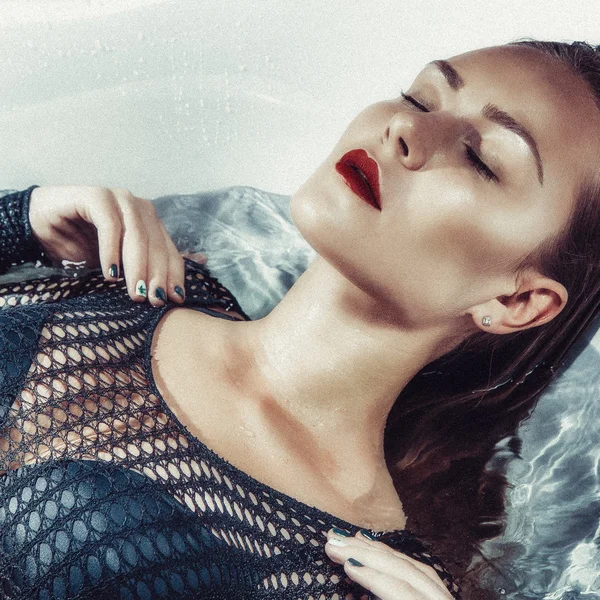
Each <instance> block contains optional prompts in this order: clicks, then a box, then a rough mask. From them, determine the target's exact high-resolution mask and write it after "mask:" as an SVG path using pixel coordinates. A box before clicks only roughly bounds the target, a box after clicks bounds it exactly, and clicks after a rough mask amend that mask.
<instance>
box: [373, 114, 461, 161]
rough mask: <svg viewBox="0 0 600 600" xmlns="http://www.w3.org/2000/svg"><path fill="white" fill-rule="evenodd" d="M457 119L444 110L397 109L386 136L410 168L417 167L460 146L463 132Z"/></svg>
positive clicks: (386, 139) (385, 138)
mask: <svg viewBox="0 0 600 600" xmlns="http://www.w3.org/2000/svg"><path fill="white" fill-rule="evenodd" d="M456 121H457V120H456V119H453V118H452V117H451V116H450V115H444V114H442V111H436V112H422V113H418V112H412V111H410V112H408V111H398V112H396V113H394V115H393V116H392V117H391V119H390V121H389V123H388V127H387V129H386V131H385V136H384V140H385V143H386V145H387V146H388V147H389V148H390V149H391V151H392V152H393V154H394V156H395V157H396V158H397V159H398V160H399V161H400V162H402V164H403V165H404V166H405V167H406V168H407V169H410V170H411V171H417V170H419V169H422V168H423V167H424V166H426V165H427V164H428V163H429V162H430V161H431V160H432V159H433V158H434V157H436V156H441V155H443V154H448V151H449V150H450V149H451V148H452V147H456V146H457V141H458V139H459V137H460V135H461V133H464V132H462V131H461V127H460V125H459V124H458V123H457V122H456Z"/></svg>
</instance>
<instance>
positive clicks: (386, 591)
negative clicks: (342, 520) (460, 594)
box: [325, 529, 453, 600]
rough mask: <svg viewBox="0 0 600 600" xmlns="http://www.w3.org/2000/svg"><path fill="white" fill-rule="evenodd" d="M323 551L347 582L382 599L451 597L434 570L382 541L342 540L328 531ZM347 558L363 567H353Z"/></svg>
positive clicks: (440, 599) (436, 599)
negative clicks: (338, 565) (336, 564)
mask: <svg viewBox="0 0 600 600" xmlns="http://www.w3.org/2000/svg"><path fill="white" fill-rule="evenodd" d="M342 544H343V545H342ZM325 552H326V553H327V556H329V558H331V560H333V561H334V562H336V563H338V564H343V565H344V571H346V574H347V575H348V577H350V579H352V580H353V581H356V583H358V584H360V585H362V586H363V587H364V588H366V589H368V590H370V591H371V592H373V594H375V595H376V597H377V598H380V599H381V600H449V599H450V600H452V598H453V596H452V594H451V593H450V592H449V591H448V588H447V587H446V585H445V584H444V582H443V581H442V580H441V579H440V578H439V576H438V574H437V572H436V571H435V569H433V568H432V567H429V566H428V565H425V564H423V563H422V562H419V561H418V560H415V559H413V558H410V557H409V556H407V555H406V554H402V553H401V552H397V551H396V550H394V549H392V548H390V547H389V546H387V545H386V544H384V543H382V542H376V541H373V540H370V539H368V538H367V537H365V536H363V535H362V534H361V533H360V532H359V533H357V534H356V535H355V536H354V537H345V536H342V535H339V534H337V533H335V532H334V530H333V529H330V530H329V531H328V532H327V543H326V544H325ZM350 558H352V559H354V561H358V562H359V563H361V565H362V566H355V565H352V562H350V561H349V559H350Z"/></svg>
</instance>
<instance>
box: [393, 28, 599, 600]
mask: <svg viewBox="0 0 600 600" xmlns="http://www.w3.org/2000/svg"><path fill="white" fill-rule="evenodd" d="M508 45H509V46H511V45H514V46H526V47H529V48H534V49H536V50H538V51H540V52H543V53H544V54H545V55H547V56H551V57H553V58H554V59H556V60H558V61H560V62H561V63H563V64H566V65H568V66H569V67H570V68H571V69H572V70H573V71H574V72H575V73H576V74H578V75H579V76H580V77H582V78H583V79H584V80H585V81H586V82H587V84H588V87H589V89H590V93H591V94H592V96H593V97H594V99H595V101H596V102H597V104H598V106H599V109H600V46H592V45H590V44H588V43H586V42H572V43H566V42H551V41H538V40H532V39H522V40H518V41H515V42H511V43H510V44H508ZM599 224H600V166H599V169H598V176H597V177H595V178H594V179H592V180H590V181H584V182H582V183H581V186H580V189H579V190H576V196H575V203H574V209H573V212H572V214H571V215H570V218H569V220H568V222H567V223H566V225H565V227H564V228H563V230H562V231H560V232H559V233H558V234H557V235H555V236H554V237H553V238H552V239H550V240H547V241H546V242H544V243H543V244H542V245H540V247H538V248H537V249H536V250H535V251H534V252H532V253H530V254H528V255H527V256H525V257H522V259H521V260H520V262H519V263H518V265H517V268H516V274H517V275H518V274H520V272H521V271H523V270H525V269H528V268H534V269H536V270H537V271H539V272H540V273H541V274H543V275H545V276H547V277H550V278H552V279H554V280H556V281H558V282H560V283H561V284H562V285H564V287H565V288H566V290H567V292H568V294H569V298H568V301H567V304H566V306H565V307H564V309H563V310H562V311H561V312H560V313H559V314H558V315H557V316H556V317H555V318H554V319H553V320H552V321H550V322H548V323H546V324H544V325H541V326H538V327H534V328H531V329H527V330H524V331H520V332H516V333H513V334H507V335H495V334H492V333H488V332H485V331H478V332H476V333H475V334H473V335H472V336H470V337H469V338H467V339H466V340H464V341H463V342H462V343H461V344H460V345H458V346H457V347H456V348H454V349H453V350H452V351H451V352H449V353H447V354H445V355H444V356H441V357H440V358H438V359H436V360H435V361H433V362H432V363H429V364H428V365H426V366H425V367H424V368H423V369H421V371H420V372H419V373H418V374H417V375H416V376H415V377H414V378H413V379H412V380H411V381H410V383H409V384H408V385H407V386H406V387H405V388H404V390H403V391H402V393H401V394H400V396H399V397H398V400H397V401H396V403H395V405H394V407H393V408H392V410H391V411H390V414H389V417H388V421H387V427H386V434H385V449H386V459H387V463H388V468H389V470H390V473H391V474H392V477H393V479H394V482H395V484H396V488H397V490H398V493H399V495H400V497H401V499H402V501H403V505H404V508H405V511H406V513H407V515H408V517H409V521H408V524H407V527H408V528H411V529H413V530H414V531H415V532H418V533H420V534H421V535H422V536H423V537H424V538H425V539H427V540H428V541H430V543H431V545H432V546H433V548H434V550H435V551H436V552H437V553H438V554H439V556H440V557H441V558H442V559H445V560H446V562H447V566H448V567H449V568H450V569H451V570H454V572H455V573H456V574H457V575H460V573H461V572H462V571H464V568H465V567H466V566H467V565H468V563H469V561H470V558H471V556H472V555H473V554H475V553H477V544H478V543H479V542H480V541H482V540H484V539H487V538H490V537H493V536H495V535H498V534H499V533H501V531H502V529H503V525H504V490H505V488H506V484H507V481H506V478H505V477H504V476H503V475H502V474H499V473H494V472H492V471H488V470H486V468H485V466H486V463H488V462H489V460H490V459H491V458H492V457H493V456H494V453H495V446H496V445H497V444H499V443H500V442H501V441H504V445H505V447H507V448H509V449H510V451H512V452H513V454H515V455H518V452H519V448H520V440H519V439H518V438H517V437H516V435H515V433H516V430H517V428H518V425H519V423H520V422H521V421H522V420H523V419H525V418H527V417H528V416H529V414H530V412H531V410H532V409H533V408H534V406H535V404H536V402H537V400H538V399H539V397H540V395H541V394H542V392H543V391H544V390H545V389H546V388H547V387H548V385H549V384H550V383H551V382H552V380H553V379H554V378H555V377H556V375H557V373H558V372H560V371H561V369H562V368H563V367H565V366H566V362H565V361H567V360H568V358H569V354H570V351H571V350H572V349H573V348H574V346H575V345H576V342H577V341H578V340H579V339H580V338H581V336H582V334H583V333H584V332H586V331H587V330H588V329H590V325H591V324H592V323H593V322H594V319H595V317H596V316H597V315H598V312H599V307H600V226H599ZM480 597H484V596H480Z"/></svg>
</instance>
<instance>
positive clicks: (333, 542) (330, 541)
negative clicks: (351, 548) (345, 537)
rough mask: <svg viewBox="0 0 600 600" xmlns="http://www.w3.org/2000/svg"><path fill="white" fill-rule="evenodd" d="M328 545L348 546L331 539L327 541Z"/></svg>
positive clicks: (340, 541)
mask: <svg viewBox="0 0 600 600" xmlns="http://www.w3.org/2000/svg"><path fill="white" fill-rule="evenodd" d="M327 543H328V544H329V545H330V546H340V547H343V546H347V545H348V544H346V542H343V541H342V540H338V539H337V538H331V539H330V540H327Z"/></svg>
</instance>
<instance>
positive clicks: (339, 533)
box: [333, 527, 350, 537]
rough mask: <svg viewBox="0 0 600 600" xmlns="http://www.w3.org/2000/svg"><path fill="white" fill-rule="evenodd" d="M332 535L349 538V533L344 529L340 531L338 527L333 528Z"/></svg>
mask: <svg viewBox="0 0 600 600" xmlns="http://www.w3.org/2000/svg"><path fill="white" fill-rule="evenodd" d="M333 533H336V534H337V535H341V536H343V537H350V532H349V531H346V530H345V529H340V528H339V527H334V528H333Z"/></svg>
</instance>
